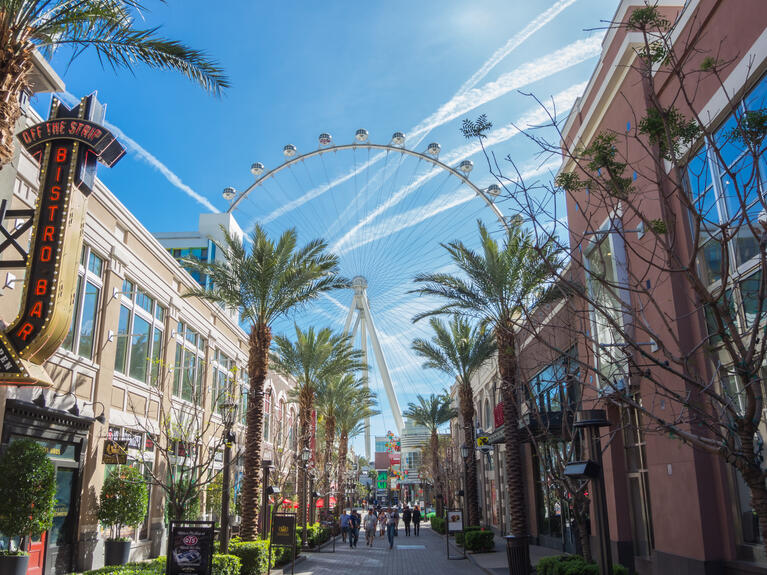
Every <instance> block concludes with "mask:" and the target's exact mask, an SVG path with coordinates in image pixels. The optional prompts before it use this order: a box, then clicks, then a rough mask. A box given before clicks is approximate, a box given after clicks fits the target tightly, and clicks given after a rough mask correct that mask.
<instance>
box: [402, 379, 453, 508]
mask: <svg viewBox="0 0 767 575" xmlns="http://www.w3.org/2000/svg"><path fill="white" fill-rule="evenodd" d="M417 399H418V403H417V404H416V403H412V402H411V403H408V406H407V411H405V413H404V414H403V415H404V416H405V417H409V418H410V419H411V420H412V421H413V423H416V424H418V425H423V426H424V427H425V428H426V429H428V430H429V431H430V432H431V437H430V439H429V449H430V450H431V477H432V479H433V480H434V489H435V491H436V492H437V493H438V494H440V495H442V497H445V496H446V495H447V492H446V491H445V490H444V488H443V485H442V482H441V481H440V479H439V478H440V476H441V474H440V472H439V436H438V434H437V430H438V429H439V428H440V427H441V426H442V425H444V424H445V423H447V422H448V421H450V420H451V419H453V418H454V417H456V416H457V415H458V413H457V412H456V410H455V409H453V408H452V407H451V406H450V396H449V395H448V394H447V393H443V394H442V395H435V394H433V393H432V394H431V395H430V396H429V397H428V398H425V397H423V396H422V395H418V397H417ZM442 501H443V499H442V498H440V497H438V498H437V516H439V517H442Z"/></svg>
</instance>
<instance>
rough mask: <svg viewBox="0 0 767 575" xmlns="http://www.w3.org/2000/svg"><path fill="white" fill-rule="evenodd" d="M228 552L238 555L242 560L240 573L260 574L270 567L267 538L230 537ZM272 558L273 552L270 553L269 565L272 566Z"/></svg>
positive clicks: (247, 574) (245, 574)
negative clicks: (250, 539) (244, 538)
mask: <svg viewBox="0 0 767 575" xmlns="http://www.w3.org/2000/svg"><path fill="white" fill-rule="evenodd" d="M272 551H274V549H273V550H272ZM229 553H230V554H231V555H236V556H237V557H239V559H240V561H241V562H242V566H241V567H240V575H261V574H262V573H266V572H267V570H268V569H269V567H270V565H269V540H268V539H259V540H258V541H239V540H237V539H232V541H231V542H230V543H229ZM274 559H275V557H274V553H272V565H271V567H274Z"/></svg>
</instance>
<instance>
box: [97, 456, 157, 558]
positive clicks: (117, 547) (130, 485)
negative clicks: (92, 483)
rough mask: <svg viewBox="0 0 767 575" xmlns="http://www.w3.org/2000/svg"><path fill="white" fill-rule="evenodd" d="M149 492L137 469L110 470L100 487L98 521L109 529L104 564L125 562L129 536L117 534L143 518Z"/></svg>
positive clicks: (128, 548) (123, 467) (137, 523)
mask: <svg viewBox="0 0 767 575" xmlns="http://www.w3.org/2000/svg"><path fill="white" fill-rule="evenodd" d="M148 501H149V493H148V490H147V486H146V482H145V481H144V478H143V477H142V475H141V472H140V471H139V470H138V469H135V468H133V467H126V466H122V465H121V466H119V467H117V468H115V469H114V470H112V472H111V473H109V475H107V477H106V479H104V485H103V487H102V488H101V496H100V497H99V521H100V522H101V524H102V525H103V526H104V527H105V528H108V529H110V531H111V534H110V537H109V538H108V539H107V540H106V541H105V543H104V564H105V565H125V564H126V563H127V562H128V559H129V558H130V544H131V542H130V539H128V538H127V537H121V536H120V532H121V531H122V528H123V527H125V526H126V525H129V526H133V525H139V524H140V523H141V522H142V521H144V518H145V517H146V511H147V503H148Z"/></svg>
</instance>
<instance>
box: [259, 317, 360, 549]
mask: <svg viewBox="0 0 767 575" xmlns="http://www.w3.org/2000/svg"><path fill="white" fill-rule="evenodd" d="M295 330H296V340H295V342H293V341H291V340H290V339H289V338H287V337H285V336H283V335H278V336H276V337H275V338H274V344H275V352H274V353H273V354H272V361H273V362H274V366H275V369H277V371H279V372H281V373H283V374H285V375H289V376H291V377H292V378H293V379H294V380H295V381H296V387H294V388H293V389H292V390H291V397H292V398H293V400H294V401H297V402H298V421H299V432H298V433H299V435H298V437H299V445H298V452H299V453H301V452H302V451H303V450H304V449H309V445H310V441H311V429H310V417H311V412H312V408H313V407H314V404H315V399H316V396H317V390H318V388H319V386H321V385H322V383H323V382H326V381H329V380H331V379H333V378H335V377H338V376H341V375H345V374H349V373H355V372H357V371H360V370H361V369H362V368H363V367H364V363H363V362H362V352H361V351H359V350H356V349H354V347H353V346H352V339H351V336H349V335H344V334H343V333H334V332H333V331H331V330H330V329H329V328H323V329H321V330H320V331H318V332H315V330H314V327H310V328H309V329H308V330H307V331H305V332H304V331H302V330H301V328H300V327H298V325H296V326H295ZM334 432H335V430H331V433H330V434H329V435H330V438H331V441H332V437H333V436H334V434H335V433H334ZM326 461H329V460H326ZM305 492H306V486H305V477H304V474H302V473H299V483H298V494H299V499H298V506H299V507H298V508H299V509H300V510H301V511H300V513H301V519H300V520H301V525H302V526H304V527H306V493H305ZM304 534H306V529H304Z"/></svg>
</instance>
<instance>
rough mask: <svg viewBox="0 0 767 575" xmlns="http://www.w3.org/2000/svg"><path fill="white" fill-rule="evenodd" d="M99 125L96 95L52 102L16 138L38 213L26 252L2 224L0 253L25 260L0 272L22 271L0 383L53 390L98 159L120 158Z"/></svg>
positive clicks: (1, 355) (3, 345)
mask: <svg viewBox="0 0 767 575" xmlns="http://www.w3.org/2000/svg"><path fill="white" fill-rule="evenodd" d="M103 121H104V107H103V106H102V105H101V104H99V102H98V101H97V100H96V96H95V95H91V96H88V97H87V98H83V99H82V100H81V101H80V104H79V105H78V106H77V107H76V108H74V109H72V110H70V109H69V108H68V107H67V106H66V105H65V104H63V103H62V102H60V101H59V100H58V99H56V98H53V99H52V100H51V110H50V117H49V120H48V121H47V122H42V123H40V124H36V125H34V126H32V127H30V128H27V129H26V130H24V131H22V132H21V133H20V134H19V135H18V138H19V140H20V141H21V143H22V145H23V146H24V147H25V148H26V150H27V151H28V152H29V153H30V154H31V155H32V156H33V157H34V158H35V159H36V160H37V162H38V163H39V165H40V188H39V193H38V198H37V204H36V206H35V210H34V211H33V212H30V214H29V216H30V217H31V221H32V224H31V226H27V227H31V243H30V248H29V253H26V252H25V251H24V250H23V248H22V247H21V245H20V244H19V243H18V242H16V241H15V239H14V238H16V237H18V236H16V235H11V234H10V233H9V231H8V230H6V229H5V228H4V227H3V226H2V221H0V230H2V233H3V236H5V238H8V239H6V240H5V241H4V242H3V243H2V244H0V251H3V250H4V249H6V248H8V247H13V248H14V249H15V250H16V251H17V252H19V253H20V254H21V255H22V256H23V259H22V260H20V262H5V263H6V265H5V266H4V267H26V274H25V279H24V288H23V292H22V301H21V309H20V311H19V315H18V316H17V317H16V319H15V320H14V321H13V322H11V323H10V325H8V327H6V328H5V329H4V330H3V331H2V332H0V383H4V384H11V385H43V386H51V385H52V381H51V378H50V376H49V375H48V373H47V372H46V371H45V368H43V363H45V361H47V360H48V358H49V357H51V356H52V355H53V354H54V353H55V351H56V350H57V349H58V348H59V346H60V345H61V343H62V342H63V341H64V338H65V337H66V336H67V333H68V332H69V327H70V324H71V322H72V311H73V305H74V300H75V290H76V288H77V273H78V262H79V259H80V252H81V250H82V241H83V227H84V224H85V214H86V211H87V210H86V204H87V196H88V195H89V194H90V193H91V191H92V188H93V184H94V182H95V177H96V162H97V161H101V162H102V163H104V164H106V165H107V166H113V165H114V164H115V163H117V161H118V160H119V159H120V158H122V156H123V155H124V154H125V148H123V147H122V146H121V145H120V144H119V143H118V142H117V139H116V138H115V136H114V135H113V134H112V133H111V132H110V131H109V130H107V129H106V128H104V127H103V126H102V125H101V123H102V122H103ZM3 217H5V216H3ZM27 227H25V228H24V229H27ZM19 239H20V238H19Z"/></svg>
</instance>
